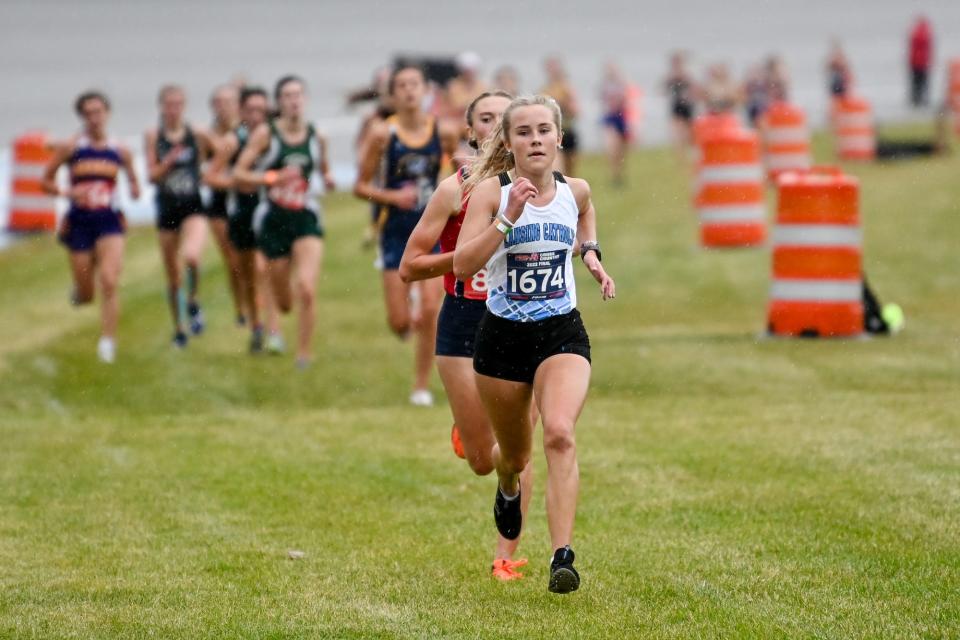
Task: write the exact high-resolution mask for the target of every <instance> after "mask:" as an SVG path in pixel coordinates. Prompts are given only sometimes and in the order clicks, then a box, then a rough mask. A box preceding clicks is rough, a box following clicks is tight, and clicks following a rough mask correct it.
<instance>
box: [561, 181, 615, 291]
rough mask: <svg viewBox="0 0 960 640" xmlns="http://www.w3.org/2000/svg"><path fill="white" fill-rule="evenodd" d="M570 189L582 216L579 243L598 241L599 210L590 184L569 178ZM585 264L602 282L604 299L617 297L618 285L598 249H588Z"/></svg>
mask: <svg viewBox="0 0 960 640" xmlns="http://www.w3.org/2000/svg"><path fill="white" fill-rule="evenodd" d="M567 182H568V183H569V185H570V190H571V191H572V192H573V195H574V197H575V198H576V200H577V208H578V209H579V210H580V216H579V217H578V218H577V244H578V245H580V244H583V243H584V242H596V241H597V212H596V210H595V209H594V208H593V200H592V199H591V197H590V185H589V184H587V181H586V180H581V179H580V178H567ZM583 264H584V266H586V267H587V270H588V271H589V272H590V275H592V276H593V279H594V280H596V281H597V282H598V283H599V284H600V295H601V296H603V299H604V300H608V299H610V298H615V297H616V296H617V287H616V284H615V283H614V281H613V278H611V277H610V276H609V275H608V274H607V272H606V270H604V268H603V265H602V264H600V258H599V257H598V256H597V252H596V251H587V253H586V254H585V255H584V256H583Z"/></svg>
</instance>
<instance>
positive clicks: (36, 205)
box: [8, 131, 57, 231]
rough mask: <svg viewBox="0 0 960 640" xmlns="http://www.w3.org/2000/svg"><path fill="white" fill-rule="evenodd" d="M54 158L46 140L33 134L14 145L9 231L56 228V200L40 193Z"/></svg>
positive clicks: (19, 138)
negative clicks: (44, 176) (45, 172)
mask: <svg viewBox="0 0 960 640" xmlns="http://www.w3.org/2000/svg"><path fill="white" fill-rule="evenodd" d="M52 158H53V150H52V149H51V147H50V145H49V144H48V142H47V137H46V136H45V135H44V134H43V133H41V132H36V131H31V132H28V133H25V134H23V135H22V136H20V137H18V138H17V139H16V140H14V141H13V170H12V171H11V174H12V180H11V188H10V217H9V221H8V226H9V229H10V230H11V231H51V230H53V229H55V228H56V226H57V207H56V200H55V199H54V198H53V196H50V195H48V194H46V193H44V191H43V186H42V182H43V172H44V170H45V169H46V167H47V164H48V163H49V162H50V160H51V159H52Z"/></svg>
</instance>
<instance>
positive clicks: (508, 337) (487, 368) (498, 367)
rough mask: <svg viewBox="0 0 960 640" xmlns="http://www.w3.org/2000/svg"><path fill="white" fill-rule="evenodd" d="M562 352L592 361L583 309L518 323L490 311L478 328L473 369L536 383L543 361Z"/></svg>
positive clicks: (516, 380)
mask: <svg viewBox="0 0 960 640" xmlns="http://www.w3.org/2000/svg"><path fill="white" fill-rule="evenodd" d="M561 353H573V354H576V355H578V356H583V357H584V358H586V360H587V362H590V337H589V336H588V335H587V329H586V327H584V326H583V320H581V318H580V312H579V311H577V310H576V309H574V310H573V311H571V312H570V313H566V314H564V315H562V316H556V317H553V318H547V319H546V320H539V321H537V322H515V321H513V320H506V319H504V318H501V317H499V316H496V315H494V314H492V313H490V311H489V310H488V311H487V312H486V313H485V314H484V316H483V319H482V320H481V321H480V327H479V328H478V329H477V341H476V351H475V353H474V355H473V370H474V371H476V372H477V373H480V374H482V375H485V376H490V377H491V378H500V379H501V380H513V381H514V382H526V383H527V384H533V376H534V375H535V374H536V372H537V368H538V367H539V366H540V364H541V363H542V362H543V361H544V360H546V359H547V358H549V357H550V356H555V355H557V354H561Z"/></svg>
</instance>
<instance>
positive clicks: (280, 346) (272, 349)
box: [266, 333, 287, 355]
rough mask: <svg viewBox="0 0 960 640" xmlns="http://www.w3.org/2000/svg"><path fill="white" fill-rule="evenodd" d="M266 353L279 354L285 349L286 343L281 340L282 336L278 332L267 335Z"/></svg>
mask: <svg viewBox="0 0 960 640" xmlns="http://www.w3.org/2000/svg"><path fill="white" fill-rule="evenodd" d="M266 347H267V353H271V354H273V355H280V354H281V353H283V352H284V351H286V350H287V343H286V342H284V341H283V336H282V335H280V334H279V333H271V334H270V335H269V336H267V344H266Z"/></svg>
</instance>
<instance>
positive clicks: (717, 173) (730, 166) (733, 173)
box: [694, 129, 767, 247]
mask: <svg viewBox="0 0 960 640" xmlns="http://www.w3.org/2000/svg"><path fill="white" fill-rule="evenodd" d="M699 149H700V161H699V164H698V166H697V185H696V194H695V196H694V207H695V208H696V210H697V215H698V216H699V219H700V244H701V245H702V246H704V247H750V246H756V245H759V244H762V243H763V241H764V240H765V239H766V235H767V224H766V209H765V206H764V194H763V169H762V167H761V166H760V143H759V140H758V138H757V134H756V133H754V132H752V131H746V130H732V129H721V130H718V131H715V132H714V133H712V134H709V135H707V136H705V137H704V138H703V139H702V140H701V141H700V146H699Z"/></svg>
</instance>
